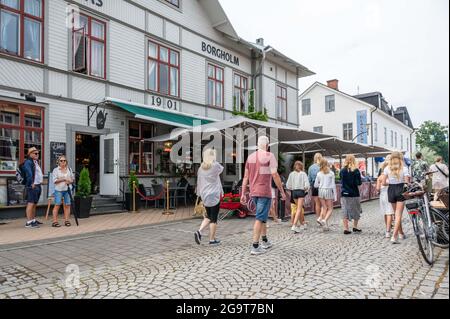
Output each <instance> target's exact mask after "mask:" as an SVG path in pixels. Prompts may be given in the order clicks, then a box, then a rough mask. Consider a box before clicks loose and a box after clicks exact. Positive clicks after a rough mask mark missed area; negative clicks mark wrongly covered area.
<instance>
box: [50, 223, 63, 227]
mask: <svg viewBox="0 0 450 319" xmlns="http://www.w3.org/2000/svg"><path fill="white" fill-rule="evenodd" d="M52 227H54V228H59V227H61V225H60V224H59V223H58V222H55V223H53V224H52Z"/></svg>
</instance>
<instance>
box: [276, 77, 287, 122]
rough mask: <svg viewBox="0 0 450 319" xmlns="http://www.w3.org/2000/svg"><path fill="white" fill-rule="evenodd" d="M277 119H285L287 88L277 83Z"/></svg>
mask: <svg viewBox="0 0 450 319" xmlns="http://www.w3.org/2000/svg"><path fill="white" fill-rule="evenodd" d="M276 106H277V110H276V111H277V119H278V120H282V121H287V89H286V88H285V87H282V86H280V85H277V104H276Z"/></svg>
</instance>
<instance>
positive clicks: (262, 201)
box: [253, 197, 272, 223]
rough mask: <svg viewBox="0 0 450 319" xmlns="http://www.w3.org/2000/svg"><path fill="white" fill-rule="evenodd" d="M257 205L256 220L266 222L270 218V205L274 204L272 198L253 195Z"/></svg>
mask: <svg viewBox="0 0 450 319" xmlns="http://www.w3.org/2000/svg"><path fill="white" fill-rule="evenodd" d="M253 201H254V202H255V205H256V220H259V221H260V222H263V223H266V222H267V220H268V219H269V212H270V206H271V205H272V198H266V197H253Z"/></svg>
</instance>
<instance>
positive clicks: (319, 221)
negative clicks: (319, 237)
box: [317, 218, 323, 226]
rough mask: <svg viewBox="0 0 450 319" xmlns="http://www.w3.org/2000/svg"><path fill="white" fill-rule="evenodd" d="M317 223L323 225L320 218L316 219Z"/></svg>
mask: <svg viewBox="0 0 450 319" xmlns="http://www.w3.org/2000/svg"><path fill="white" fill-rule="evenodd" d="M317 224H319V226H323V224H322V220H321V219H320V218H318V219H317Z"/></svg>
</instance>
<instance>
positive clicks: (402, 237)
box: [398, 234, 406, 240]
mask: <svg viewBox="0 0 450 319" xmlns="http://www.w3.org/2000/svg"><path fill="white" fill-rule="evenodd" d="M398 238H399V239H400V240H406V235H405V234H403V235H402V234H400V235H398Z"/></svg>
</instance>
